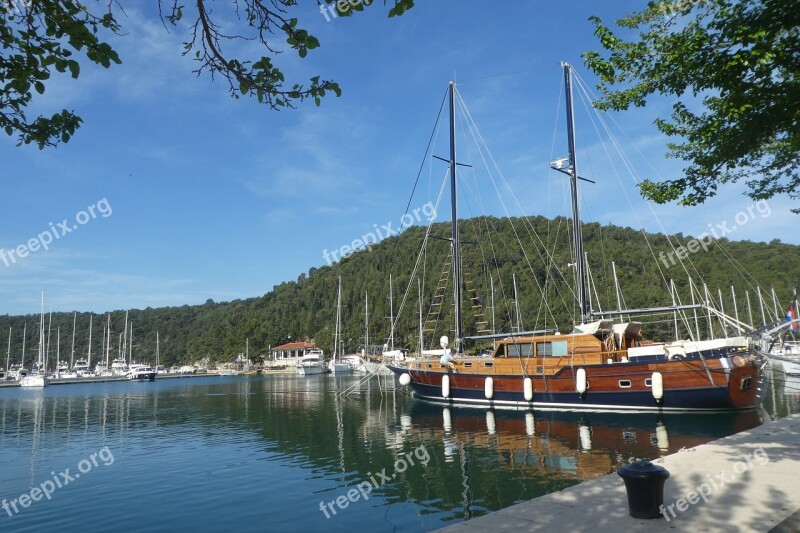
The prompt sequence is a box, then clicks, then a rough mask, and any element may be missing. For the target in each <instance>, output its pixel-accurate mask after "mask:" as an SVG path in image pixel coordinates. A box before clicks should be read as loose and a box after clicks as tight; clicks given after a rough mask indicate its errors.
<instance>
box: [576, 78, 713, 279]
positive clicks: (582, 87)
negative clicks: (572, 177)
mask: <svg viewBox="0 0 800 533" xmlns="http://www.w3.org/2000/svg"><path fill="white" fill-rule="evenodd" d="M577 85H578V87H579V91H578V94H579V95H580V96H581V101H582V102H583V103H584V105H585V106H586V107H587V108H588V107H590V106H588V105H587V100H591V98H590V97H589V94H588V90H587V88H586V87H585V85H584V84H583V82H582V80H581V82H580V83H578V84H577ZM588 115H589V118H590V121H591V123H592V126H593V127H594V129H595V132H596V133H597V135H598V138H601V139H602V136H601V135H600V131H599V130H598V128H597V123H596V122H595V120H594V119H595V118H597V120H598V121H599V122H600V124H601V125H602V126H603V129H604V131H605V132H606V134H607V135H608V138H609V140H610V141H611V144H612V146H614V148H615V149H616V152H617V154H618V155H619V156H620V159H621V160H622V161H623V164H624V166H625V167H626V169H627V170H628V172H629V174H630V175H631V176H634V175H635V174H636V173H635V170H634V169H633V167H632V165H631V164H630V160H629V159H628V158H627V157H626V156H625V154H624V152H623V150H622V147H621V145H620V144H619V142H618V141H617V140H616V138H615V137H614V135H613V134H612V132H611V130H610V128H609V127H608V125H607V124H606V122H605V120H604V118H603V117H602V116H601V115H600V113H599V112H597V111H596V110H595V113H589V114H588ZM601 144H602V146H603V150H604V151H605V152H606V155H607V157H608V159H609V163H610V165H611V167H612V169H613V172H614V176H615V177H616V179H617V182H618V183H619V185H620V187H621V189H622V192H623V194H624V195H625V198H626V200H627V202H628V205H629V206H630V207H631V210H632V211H633V212H634V216H635V217H636V219H637V222H638V223H639V224H640V226H641V232H642V236H643V238H644V240H645V243H646V244H647V247H648V249H649V250H650V254H651V256H652V257H653V259H654V260H655V263H656V268H657V269H658V272H659V275H660V276H661V279H662V281H663V282H664V284H665V285H666V284H667V276H666V275H665V273H664V271H663V269H662V268H661V265H660V264H659V262H658V259H656V254H655V251H654V250H653V246H652V243H651V242H650V239H649V238H648V236H647V234H646V232H645V231H644V224H642V221H641V219H640V218H639V214H638V211H637V210H636V209H635V208H634V206H633V202H632V201H631V198H630V195H629V194H628V191H627V188H626V187H625V186H624V185H623V184H622V180H621V178H620V175H619V171H618V170H617V166H616V165H615V164H614V162H613V159H612V158H611V154H610V153H609V152H608V149H607V147H606V145H605V143H601ZM634 182H635V183H638V181H637V180H636V179H635V177H634ZM645 203H646V204H647V206H648V208H649V209H650V212H651V214H652V215H653V218H654V219H655V220H656V221H657V223H658V224H659V227H661V229H662V231H663V232H664V233H665V234H666V233H667V232H666V230H665V229H664V227H663V225H662V224H661V220H660V219H659V218H658V216H657V215H656V213H655V211H654V210H653V207H652V205H651V204H650V202H647V201H645ZM668 242H669V244H670V246H671V247H672V248H673V250H675V246H674V245H673V244H672V242H671V241H669V238H668ZM689 263H690V267H691V268H692V270H694V272H695V274H696V276H697V277H699V278H701V279H702V276H700V274H699V272H698V271H697V269H696V267H695V266H694V264H693V263H692V262H691V261H689ZM681 267H682V268H683V270H684V272H685V273H686V275H687V276H691V274H690V273H689V271H688V269H687V267H686V265H685V264H683V263H682V262H681Z"/></svg>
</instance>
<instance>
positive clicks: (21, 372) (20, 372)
mask: <svg viewBox="0 0 800 533" xmlns="http://www.w3.org/2000/svg"><path fill="white" fill-rule="evenodd" d="M27 375H28V369H27V368H24V367H21V366H20V365H11V368H9V369H8V373H7V374H6V381H19V380H21V379H22V378H24V377H25V376H27Z"/></svg>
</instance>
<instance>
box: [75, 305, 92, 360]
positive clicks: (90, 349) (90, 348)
mask: <svg viewBox="0 0 800 533" xmlns="http://www.w3.org/2000/svg"><path fill="white" fill-rule="evenodd" d="M73 329H75V328H74V326H73ZM72 351H73V352H74V351H75V341H74V334H73V342H72ZM86 364H87V365H89V371H91V370H92V314H91V313H89V357H88V359H87V361H86Z"/></svg>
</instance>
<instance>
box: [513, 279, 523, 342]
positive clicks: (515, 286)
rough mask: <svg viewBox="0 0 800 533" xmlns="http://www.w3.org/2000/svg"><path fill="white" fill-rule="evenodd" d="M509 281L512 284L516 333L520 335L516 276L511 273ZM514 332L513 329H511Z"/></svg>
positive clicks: (520, 325)
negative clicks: (510, 280)
mask: <svg viewBox="0 0 800 533" xmlns="http://www.w3.org/2000/svg"><path fill="white" fill-rule="evenodd" d="M511 279H512V281H513V284H514V311H515V312H516V315H517V333H522V318H521V317H520V314H521V313H520V308H519V297H518V296H517V275H516V274H514V273H512V274H511ZM511 331H514V328H511Z"/></svg>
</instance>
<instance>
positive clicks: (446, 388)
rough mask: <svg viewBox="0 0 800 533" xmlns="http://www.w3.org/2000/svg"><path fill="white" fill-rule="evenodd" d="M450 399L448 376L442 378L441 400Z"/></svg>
mask: <svg viewBox="0 0 800 533" xmlns="http://www.w3.org/2000/svg"><path fill="white" fill-rule="evenodd" d="M449 397H450V376H448V375H446V374H445V375H444V376H442V398H449Z"/></svg>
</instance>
